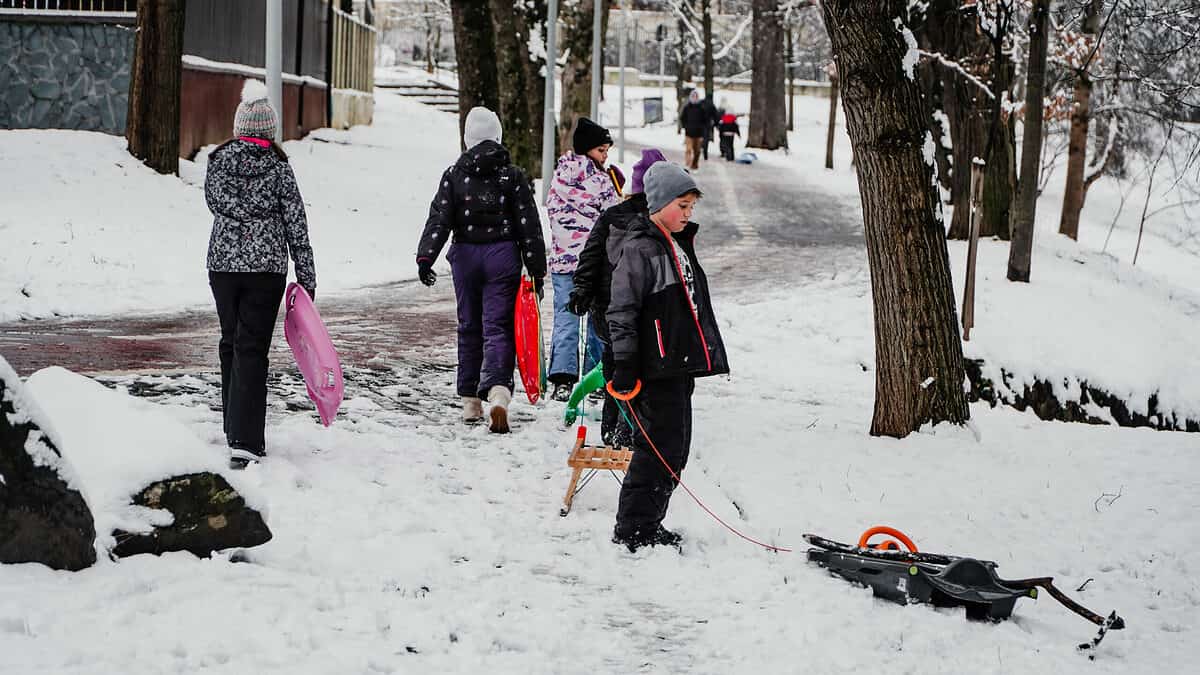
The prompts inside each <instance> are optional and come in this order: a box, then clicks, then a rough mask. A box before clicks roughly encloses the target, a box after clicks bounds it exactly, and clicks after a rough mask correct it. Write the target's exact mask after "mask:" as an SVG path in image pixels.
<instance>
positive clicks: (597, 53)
mask: <svg viewBox="0 0 1200 675" xmlns="http://www.w3.org/2000/svg"><path fill="white" fill-rule="evenodd" d="M603 25H604V0H592V120H593V121H595V122H599V121H600V91H601V90H600V83H601V78H603V77H604V69H603V68H601V67H600V66H601V64H602V63H603V61H604V54H603V52H602V50H601V49H600V35H601V34H600V31H601V30H602V27H603Z"/></svg>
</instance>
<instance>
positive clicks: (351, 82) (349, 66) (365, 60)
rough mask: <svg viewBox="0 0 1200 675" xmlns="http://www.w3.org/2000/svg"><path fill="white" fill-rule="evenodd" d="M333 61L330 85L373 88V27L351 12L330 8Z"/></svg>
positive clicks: (345, 87) (374, 31)
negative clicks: (331, 12)
mask: <svg viewBox="0 0 1200 675" xmlns="http://www.w3.org/2000/svg"><path fill="white" fill-rule="evenodd" d="M332 32H333V46H332V49H331V52H332V55H333V63H332V64H330V65H331V68H330V79H331V80H332V82H330V85H331V86H332V87H333V88H334V89H354V90H357V91H364V92H368V93H370V92H371V91H373V90H374V88H375V39H376V33H377V31H376V30H375V28H374V27H372V26H369V25H367V24H366V23H365V22H363V21H362V20H360V19H358V18H357V17H355V16H354V15H352V14H347V13H346V12H343V11H342V10H340V9H337V8H334V9H333V31H332Z"/></svg>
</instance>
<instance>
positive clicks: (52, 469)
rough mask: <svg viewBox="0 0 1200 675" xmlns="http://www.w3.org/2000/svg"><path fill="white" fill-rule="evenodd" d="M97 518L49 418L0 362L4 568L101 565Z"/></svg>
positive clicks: (1, 547)
mask: <svg viewBox="0 0 1200 675" xmlns="http://www.w3.org/2000/svg"><path fill="white" fill-rule="evenodd" d="M95 539H96V531H95V528H94V527H93V524H92V513H91V511H90V510H88V505H87V502H86V501H84V498H83V495H81V494H80V492H79V486H78V483H77V481H76V480H75V477H74V473H73V472H72V470H71V468H70V466H69V465H68V464H67V462H66V461H65V460H64V459H63V457H62V455H61V454H60V452H59V450H58V443H57V441H56V439H55V435H54V433H53V431H52V430H51V427H50V426H49V424H48V423H47V421H46V417H45V415H44V414H43V413H42V412H41V410H39V409H38V406H37V404H36V403H35V402H34V401H33V400H32V399H31V398H30V397H29V396H28V394H27V393H26V391H25V386H24V385H23V384H22V383H21V380H20V378H19V377H17V374H16V372H14V371H13V369H12V368H11V367H10V366H9V365H8V362H7V361H5V360H4V357H2V356H0V562H4V563H24V562H40V563H42V564H45V565H47V566H49V567H53V568H55V569H68V570H79V569H83V568H85V567H88V566H90V565H91V564H92V563H94V562H96V552H95V548H94V547H93V542H94V541H95Z"/></svg>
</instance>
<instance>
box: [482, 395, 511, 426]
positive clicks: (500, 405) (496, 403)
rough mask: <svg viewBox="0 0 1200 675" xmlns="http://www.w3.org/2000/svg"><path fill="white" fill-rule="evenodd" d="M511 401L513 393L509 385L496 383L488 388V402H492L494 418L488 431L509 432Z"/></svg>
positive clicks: (492, 415) (492, 416)
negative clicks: (509, 406) (503, 385)
mask: <svg viewBox="0 0 1200 675" xmlns="http://www.w3.org/2000/svg"><path fill="white" fill-rule="evenodd" d="M511 402H512V393H511V392H510V391H509V390H508V388H507V387H502V386H500V385H496V386H494V387H492V388H491V389H489V390H488V403H491V404H492V411H491V418H492V419H491V424H489V425H488V431H490V432H492V433H493V434H507V433H508V404H509V403H511Z"/></svg>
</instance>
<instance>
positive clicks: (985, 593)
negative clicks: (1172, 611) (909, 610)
mask: <svg viewBox="0 0 1200 675" xmlns="http://www.w3.org/2000/svg"><path fill="white" fill-rule="evenodd" d="M876 530H887V531H888V532H896V531H895V530H891V528H882V527H878V528H872V530H868V533H867V534H864V536H863V539H862V540H860V543H862V542H863V541H865V540H866V539H868V538H869V536H868V535H869V534H870V533H871V532H874V531H876ZM897 534H901V533H898V532H897ZM901 536H902V535H901ZM902 539H903V541H904V542H905V543H906V545H908V546H909V548H910V550H908V551H905V550H901V549H900V547H899V546H898V545H896V544H895V542H885V544H891V545H892V546H890V547H889V546H884V547H880V548H877V547H874V546H870V545H860V546H852V545H850V544H843V543H841V542H837V541H833V540H831V539H825V538H823V537H819V536H817V535H814V534H806V535H804V540H805V541H807V542H808V543H809V544H812V545H813V546H814V547H815V548H810V549H808V560H809V561H811V562H815V563H817V564H818V565H820V566H822V567H824V568H826V569H828V570H829V571H830V572H832V573H833V574H835V575H837V576H839V577H842V578H843V579H847V580H849V581H851V582H855V583H859V584H862V585H864V586H868V587H870V588H871V591H872V593H874V595H875V596H876V597H879V598H883V599H885V600H890V601H892V602H895V603H898V604H901V605H907V604H910V603H924V604H930V605H933V606H935V607H963V608H964V609H965V610H966V614H967V618H968V619H975V620H983V621H1001V620H1003V619H1007V618H1008V617H1010V616H1012V611H1013V607H1014V606H1015V605H1016V603H1017V599H1018V598H1033V599H1036V598H1037V597H1038V590H1039V589H1043V590H1045V591H1046V592H1047V593H1049V594H1050V595H1051V597H1053V598H1054V599H1055V600H1057V601H1058V602H1060V603H1061V604H1062V605H1063V606H1064V607H1066V608H1067V609H1069V610H1071V611H1072V612H1074V613H1076V614H1078V615H1079V616H1081V617H1083V618H1084V619H1087V620H1088V621H1090V622H1091V623H1093V624H1095V625H1097V626H1099V627H1100V630H1099V633H1098V634H1097V635H1096V637H1094V638H1093V639H1091V640H1089V641H1088V642H1085V643H1083V644H1080V645H1079V646H1078V648H1079V649H1081V650H1087V649H1095V647H1096V646H1097V645H1099V644H1100V641H1101V640H1103V639H1104V636H1105V635H1106V634H1107V633H1108V631H1109V630H1121V629H1123V628H1124V627H1125V620H1124V619H1122V618H1121V617H1119V616H1117V613H1116V612H1115V611H1114V612H1112V613H1111V614H1109V615H1108V616H1107V617H1105V616H1102V615H1100V614H1097V613H1095V612H1093V611H1091V610H1089V609H1088V608H1086V607H1084V606H1083V605H1080V604H1079V603H1077V602H1075V601H1074V600H1072V599H1071V598H1069V597H1067V595H1066V594H1065V593H1063V592H1062V591H1061V590H1059V589H1058V588H1057V587H1056V586H1054V584H1053V581H1054V579H1053V578H1052V577H1036V578H1032V579H1002V578H1000V577H999V576H997V575H996V563H994V562H992V561H990V560H976V559H975V558H966V557H960V556H953V555H945V554H941V553H926V552H917V551H915V550H911V549H915V548H916V547H915V546H912V545H911V542H909V541H908V540H907V538H906V537H902Z"/></svg>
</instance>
